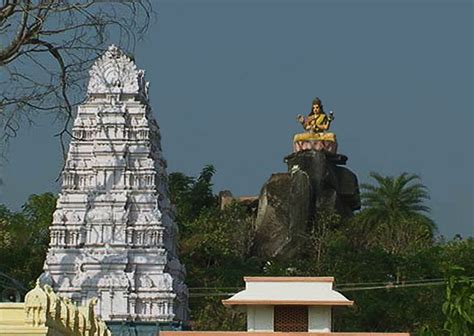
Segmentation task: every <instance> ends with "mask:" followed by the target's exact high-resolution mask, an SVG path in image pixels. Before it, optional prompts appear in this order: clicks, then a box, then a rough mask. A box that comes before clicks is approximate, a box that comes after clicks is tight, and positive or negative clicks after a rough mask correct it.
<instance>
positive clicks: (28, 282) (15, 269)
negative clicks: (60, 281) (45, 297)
mask: <svg viewBox="0 0 474 336" xmlns="http://www.w3.org/2000/svg"><path fill="white" fill-rule="evenodd" d="M55 206H56V196H55V195H54V194H52V193H45V194H41V195H31V196H30V197H29V199H28V201H27V202H26V203H25V204H24V205H23V207H22V210H21V211H19V212H17V213H14V212H11V211H10V210H8V209H7V208H6V207H5V206H3V205H2V206H0V243H1V246H0V270H2V271H3V272H4V273H6V274H8V275H9V276H11V277H13V278H15V279H17V280H18V281H20V282H22V283H23V284H24V285H25V286H27V287H31V286H33V285H34V281H35V280H36V278H37V277H38V276H39V275H40V274H41V272H42V269H43V263H44V260H45V258H46V251H47V249H48V244H49V225H50V224H51V222H52V219H53V212H54V209H55Z"/></svg>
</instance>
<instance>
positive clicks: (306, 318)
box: [222, 277, 353, 332]
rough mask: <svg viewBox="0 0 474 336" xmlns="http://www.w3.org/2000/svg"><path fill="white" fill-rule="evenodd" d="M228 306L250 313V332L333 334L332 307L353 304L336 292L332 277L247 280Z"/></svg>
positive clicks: (248, 316)
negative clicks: (239, 307) (244, 309)
mask: <svg viewBox="0 0 474 336" xmlns="http://www.w3.org/2000/svg"><path fill="white" fill-rule="evenodd" d="M244 281H245V290H243V291H241V292H239V293H237V294H235V295H234V296H232V297H231V298H230V299H227V300H223V301H222V302H223V304H224V305H226V306H244V307H246V309H247V331H259V332H279V331H281V332H291V331H295V332H296V331H299V332H330V331H331V320H332V307H333V306H351V305H352V304H353V301H350V300H348V299H347V298H346V297H344V296H343V295H342V294H340V293H338V292H336V291H334V290H333V289H332V288H333V283H334V278H333V277H245V278H244Z"/></svg>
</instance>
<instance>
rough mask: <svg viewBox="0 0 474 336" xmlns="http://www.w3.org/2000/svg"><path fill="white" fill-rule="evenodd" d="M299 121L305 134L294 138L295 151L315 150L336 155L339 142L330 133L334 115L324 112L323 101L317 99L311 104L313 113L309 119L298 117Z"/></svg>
mask: <svg viewBox="0 0 474 336" xmlns="http://www.w3.org/2000/svg"><path fill="white" fill-rule="evenodd" d="M297 120H298V121H299V122H300V123H301V124H302V125H303V128H304V129H305V130H306V132H305V133H299V134H296V135H295V137H294V138H293V150H294V151H295V152H299V151H302V150H308V149H314V150H319V151H325V152H328V153H332V154H336V152H337V141H336V135H335V134H334V133H331V132H328V130H329V127H330V126H331V122H332V121H333V120H334V115H333V113H332V111H331V112H329V115H327V114H326V113H325V112H324V109H323V104H322V102H321V99H319V98H315V99H313V102H312V104H311V112H310V113H309V115H308V116H307V117H304V116H302V115H298V117H297Z"/></svg>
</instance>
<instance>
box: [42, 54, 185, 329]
mask: <svg viewBox="0 0 474 336" xmlns="http://www.w3.org/2000/svg"><path fill="white" fill-rule="evenodd" d="M143 75H144V72H143V71H141V70H137V68H136V66H135V64H134V62H133V61H132V60H131V59H130V58H129V57H127V56H126V55H124V54H123V53H122V51H120V50H119V49H118V48H117V47H115V46H111V47H110V48H109V49H108V50H107V51H106V52H105V54H104V55H103V56H102V57H101V58H99V59H98V60H97V62H96V63H95V65H94V66H93V67H92V69H91V71H90V76H91V78H90V82H89V86H88V95H89V98H88V100H87V101H86V102H85V103H84V104H82V105H81V106H80V107H79V108H78V113H77V116H76V119H75V121H74V126H73V130H72V131H73V134H75V136H74V137H73V138H72V139H71V144H70V147H69V152H68V155H67V160H66V163H65V168H64V170H63V174H62V191H61V193H60V195H59V199H58V202H57V209H56V211H55V212H54V215H53V224H52V225H51V227H50V230H51V231H50V235H51V241H50V249H49V251H48V255H47V258H46V262H45V273H44V276H42V279H48V281H49V282H50V283H51V285H52V287H53V289H54V290H55V291H56V292H58V293H60V294H63V295H66V296H68V297H71V298H74V299H76V300H82V301H84V302H85V301H86V300H88V299H90V298H91V297H94V296H96V297H98V298H99V303H98V305H97V306H96V308H95V309H96V311H97V314H98V315H99V316H101V317H102V318H103V319H104V320H106V321H107V320H111V321H113V320H134V319H138V320H142V321H158V322H171V321H183V322H185V321H186V320H187V311H188V310H187V288H186V285H185V284H184V281H183V278H184V273H185V271H184V267H183V266H182V265H181V264H180V262H179V260H178V257H177V255H176V252H175V251H176V242H175V241H174V237H175V232H177V227H176V223H174V221H173V218H174V214H173V213H172V212H170V202H169V198H168V195H167V194H166V190H167V186H166V185H165V183H166V170H165V168H166V167H165V164H166V163H165V161H164V159H163V156H162V154H161V145H160V139H161V136H160V134H159V127H158V125H157V123H156V121H155V120H154V119H153V118H152V116H151V112H150V106H149V105H148V100H147V93H146V91H145V90H146V87H147V86H146V83H145V80H144V76H143Z"/></svg>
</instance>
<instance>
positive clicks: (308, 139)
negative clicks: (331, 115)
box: [293, 132, 337, 154]
mask: <svg viewBox="0 0 474 336" xmlns="http://www.w3.org/2000/svg"><path fill="white" fill-rule="evenodd" d="M308 149H314V150H317V151H323V152H328V153H331V154H336V153H337V141H336V135H335V134H334V133H313V132H306V133H299V134H296V135H295V136H294V138H293V151H294V152H300V151H303V150H308Z"/></svg>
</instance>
